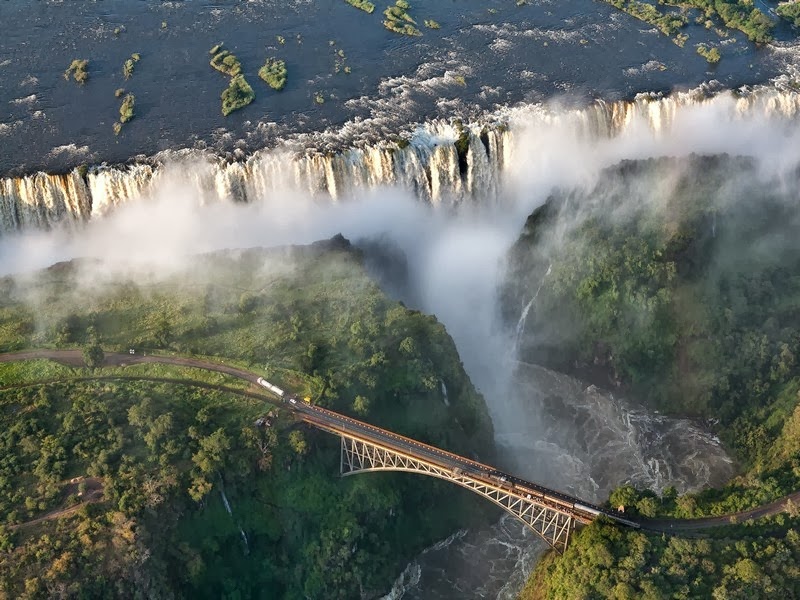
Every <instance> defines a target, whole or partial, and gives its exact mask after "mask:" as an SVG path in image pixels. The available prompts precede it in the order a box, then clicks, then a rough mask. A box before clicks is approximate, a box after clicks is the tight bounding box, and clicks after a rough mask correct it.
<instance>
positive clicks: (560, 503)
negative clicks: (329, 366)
mask: <svg viewBox="0 0 800 600" xmlns="http://www.w3.org/2000/svg"><path fill="white" fill-rule="evenodd" d="M256 381H257V382H258V384H259V385H261V386H262V387H264V388H266V389H268V390H269V391H270V392H272V393H273V394H275V395H276V396H278V397H279V398H280V399H281V401H282V402H288V403H289V404H292V405H294V406H293V408H294V409H295V410H299V411H301V412H303V413H306V414H313V415H316V417H317V418H318V419H321V420H323V422H324V423H325V424H326V428H327V427H329V426H330V425H334V426H335V427H336V428H338V429H339V430H341V431H345V432H346V431H348V430H353V431H355V432H357V433H358V434H361V435H362V436H363V435H365V434H367V436H368V437H372V438H376V439H385V440H390V441H391V442H392V443H394V444H395V445H397V446H400V447H401V448H402V449H403V450H404V451H406V452H411V453H412V454H416V455H423V456H425V457H426V458H428V459H431V458H432V459H434V460H435V461H436V463H439V464H443V465H446V466H447V467H448V468H450V470H451V472H452V474H453V475H456V476H466V477H472V478H477V479H481V480H484V481H487V480H488V481H491V483H492V484H494V485H495V486H497V487H499V488H502V489H503V490H505V491H506V492H509V493H511V494H514V495H516V496H518V497H521V498H524V499H526V500H530V501H535V502H538V503H541V504H545V505H548V506H550V507H551V508H553V509H554V510H557V511H560V512H564V513H569V514H572V515H574V516H575V517H577V518H578V519H579V520H585V521H592V520H594V519H596V518H597V517H600V516H603V517H605V518H607V519H610V520H612V521H615V522H617V523H620V524H621V525H626V526H627V527H633V528H635V529H639V528H640V527H641V526H640V525H639V523H637V522H635V521H632V520H630V519H626V518H625V517H623V516H621V515H620V514H618V513H617V511H612V510H606V509H603V508H600V507H599V506H594V505H591V504H588V503H584V502H582V501H580V500H579V499H578V498H574V497H572V496H568V495H566V494H562V493H561V492H557V491H555V490H551V489H549V488H546V487H544V486H540V485H537V484H535V483H532V482H530V481H526V480H524V479H520V478H518V477H515V476H513V475H509V474H508V473H503V472H501V471H498V470H496V469H495V468H494V467H491V466H489V465H484V464H483V463H479V462H477V461H474V460H470V459H468V458H464V457H463V456H459V455H457V454H453V453H451V452H447V451H446V450H441V449H439V448H436V447H434V446H429V445H428V444H423V443H422V442H418V441H416V440H412V439H410V438H406V437H404V436H401V435H399V434H396V433H394V432H392V431H387V430H385V429H381V428H379V427H375V426H374V425H370V424H369V423H364V422H362V421H358V420H356V419H353V418H351V417H347V416H345V415H341V414H339V413H337V412H334V411H331V410H328V409H325V408H321V407H318V406H312V405H311V399H310V398H308V397H305V398H303V399H302V400H303V402H302V404H301V403H299V402H298V400H299V399H300V398H299V397H298V395H297V394H290V393H287V392H286V391H285V390H283V389H281V388H280V387H278V386H277V385H275V384H273V383H270V382H269V381H267V380H266V379H264V378H263V377H259V378H258V379H257V380H256ZM309 409H310V410H309ZM311 422H312V423H313V422H314V421H311ZM333 431H335V430H333Z"/></svg>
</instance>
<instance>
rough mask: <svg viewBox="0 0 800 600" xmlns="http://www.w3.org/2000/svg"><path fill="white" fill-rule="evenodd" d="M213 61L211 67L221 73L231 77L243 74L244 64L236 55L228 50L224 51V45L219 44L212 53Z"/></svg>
mask: <svg viewBox="0 0 800 600" xmlns="http://www.w3.org/2000/svg"><path fill="white" fill-rule="evenodd" d="M209 54H211V61H210V63H209V64H210V65H211V66H212V67H214V68H215V69H216V70H217V71H219V72H220V73H224V74H225V75H227V76H229V77H236V76H237V75H238V74H239V73H241V72H242V63H240V62H239V59H238V58H236V55H234V54H231V53H230V52H229V51H228V50H223V49H222V44H217V45H216V46H214V47H213V48H212V49H211V50H210V51H209Z"/></svg>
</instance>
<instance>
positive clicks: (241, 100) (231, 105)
mask: <svg viewBox="0 0 800 600" xmlns="http://www.w3.org/2000/svg"><path fill="white" fill-rule="evenodd" d="M220 98H221V99H222V114H223V115H225V116H226V117H227V116H228V115H229V114H231V113H232V112H233V111H235V110H239V109H240V108H244V107H245V106H247V105H248V104H250V103H251V102H252V101H253V100H255V98H256V93H255V92H254V91H253V88H251V87H250V84H249V83H247V80H246V79H245V78H244V75H237V76H236V77H233V78H232V79H231V82H230V83H229V84H228V87H227V88H225V89H224V90H223V91H222V94H221V95H220Z"/></svg>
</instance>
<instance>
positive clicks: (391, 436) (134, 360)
mask: <svg viewBox="0 0 800 600" xmlns="http://www.w3.org/2000/svg"><path fill="white" fill-rule="evenodd" d="M36 359H45V360H52V361H55V362H58V363H61V364H65V365H68V366H72V367H83V366H85V363H84V361H83V353H82V352H81V351H80V350H28V351H22V352H9V353H4V354H0V363H4V362H16V361H22V360H36ZM147 363H150V364H165V365H173V366H179V367H192V368H196V369H204V370H207V371H215V372H218V373H224V374H226V375H231V376H233V377H237V378H239V379H243V380H245V381H248V382H250V383H252V384H254V385H258V379H259V377H260V375H258V374H256V373H252V372H250V371H247V370H245V369H240V368H237V367H233V366H228V365H225V364H221V363H216V362H211V361H208V360H203V359H199V358H185V357H177V356H158V355H150V356H145V355H143V354H133V355H132V354H123V353H115V352H108V353H106V354H105V359H104V362H103V366H119V367H123V366H127V365H135V364H147ZM140 379H148V378H147V377H141V378H140ZM165 381H169V380H166V379H165ZM184 383H186V382H184ZM205 385H209V384H205ZM212 387H219V388H220V389H226V391H230V392H232V393H244V394H245V395H248V396H251V397H252V396H254V394H252V393H249V392H243V391H242V390H233V389H230V388H224V387H223V386H212ZM258 387H259V390H262V389H263V390H265V391H266V388H263V387H261V386H258ZM270 396H272V394H270ZM257 397H260V398H263V399H265V400H270V401H271V402H273V403H274V404H280V405H281V406H282V407H283V408H286V409H289V410H292V411H293V412H294V413H295V414H297V416H299V417H300V418H301V419H302V420H303V421H306V422H307V423H309V424H312V425H314V426H316V427H319V428H321V429H325V430H327V431H330V432H333V433H347V434H349V435H353V436H355V437H360V438H362V439H364V440H366V441H371V442H376V443H378V444H380V445H382V446H384V447H387V448H390V449H392V450H395V451H398V452H401V453H403V454H406V455H408V456H411V457H414V458H419V459H420V460H423V461H426V462H428V463H432V464H434V465H437V466H440V467H443V468H446V469H451V470H452V469H455V468H459V469H461V470H462V471H463V472H464V474H465V475H469V476H470V477H472V478H475V479H480V480H482V481H484V482H486V483H489V484H491V485H494V486H495V487H499V488H502V489H504V490H506V491H513V492H514V493H516V494H518V495H520V496H523V497H524V496H526V495H527V494H528V493H530V494H531V495H532V496H535V497H536V498H537V499H538V500H539V501H542V503H545V504H549V505H551V506H553V507H554V508H557V509H560V510H567V512H572V513H573V514H575V513H574V511H573V510H570V509H572V508H573V505H574V504H580V505H583V506H585V507H589V508H590V509H592V510H593V511H597V512H598V513H600V514H604V515H606V516H608V517H610V518H611V519H614V520H616V521H622V522H625V521H628V524H630V522H631V521H635V522H636V523H635V524H638V525H640V526H641V527H642V528H643V529H648V530H652V531H662V532H678V531H680V532H688V531H696V530H702V529H709V528H713V527H720V526H724V525H729V524H732V523H741V522H743V521H746V520H749V519H758V518H762V517H767V516H772V515H775V514H778V513H781V512H785V511H787V510H788V508H789V503H790V502H792V503H794V504H798V505H800V491H798V492H795V493H793V494H790V495H789V496H786V497H784V498H781V499H779V500H776V501H774V502H771V503H769V504H765V505H762V506H759V507H756V508H754V509H751V510H747V511H742V512H739V513H733V514H727V515H721V516H718V517H705V518H701V519H643V518H634V519H629V518H627V517H625V515H623V514H622V513H618V512H617V511H613V510H608V509H603V508H601V507H599V506H595V505H593V504H590V503H588V502H584V501H583V500H581V499H580V498H575V497H573V496H569V495H568V494H564V493H562V492H559V491H557V490H551V489H549V488H546V487H544V486H540V485H538V484H536V483H533V482H530V481H526V480H524V479H521V478H518V477H514V476H513V475H510V474H507V473H502V472H500V471H498V470H497V469H495V468H494V467H492V466H490V465H485V464H483V463H479V462H476V461H474V460H470V459H468V458H465V457H463V456H459V455H457V454H453V453H451V452H447V451H445V450H441V449H439V448H436V447H434V446H430V445H428V444H424V443H422V442H419V441H417V440H413V439H411V438H407V437H404V436H401V435H399V434H396V433H393V432H391V431H388V430H385V429H381V428H379V427H375V426H374V425H370V424H369V423H365V422H363V421H359V420H357V419H353V418H350V417H347V416H345V415H342V414H339V413H336V412H334V411H330V410H327V409H324V408H321V407H318V406H313V405H309V404H306V403H305V402H303V401H302V400H298V401H297V402H296V403H294V404H293V403H289V402H283V403H282V402H280V401H279V400H277V399H273V398H271V397H270V398H267V397H266V396H264V395H258V396H257ZM502 477H504V478H505V481H501V479H500V478H502ZM511 484H513V486H512V485H511ZM568 507H569V508H568ZM578 510H579V511H580V509H578ZM575 516H576V517H578V518H579V519H580V517H581V516H582V515H580V514H575ZM581 520H584V521H590V520H592V517H587V513H586V511H583V519H581Z"/></svg>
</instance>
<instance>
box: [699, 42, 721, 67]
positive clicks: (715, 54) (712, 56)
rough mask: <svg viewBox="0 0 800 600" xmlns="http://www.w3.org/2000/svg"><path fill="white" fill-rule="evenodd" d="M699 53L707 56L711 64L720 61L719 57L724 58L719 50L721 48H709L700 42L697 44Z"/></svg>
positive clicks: (704, 56)
mask: <svg viewBox="0 0 800 600" xmlns="http://www.w3.org/2000/svg"><path fill="white" fill-rule="evenodd" d="M697 53H698V54H699V55H700V56H702V57H703V58H705V59H706V60H707V61H708V62H709V64H712V65H715V64H717V63H718V62H719V59H720V58H722V55H721V54H720V52H719V48H709V47H708V46H706V45H705V44H698V45H697Z"/></svg>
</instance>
